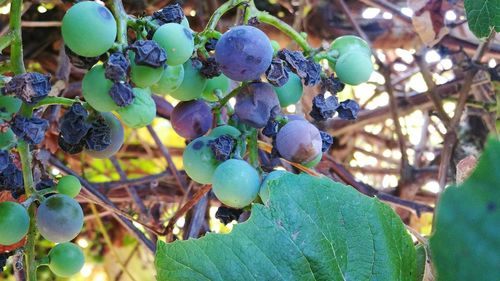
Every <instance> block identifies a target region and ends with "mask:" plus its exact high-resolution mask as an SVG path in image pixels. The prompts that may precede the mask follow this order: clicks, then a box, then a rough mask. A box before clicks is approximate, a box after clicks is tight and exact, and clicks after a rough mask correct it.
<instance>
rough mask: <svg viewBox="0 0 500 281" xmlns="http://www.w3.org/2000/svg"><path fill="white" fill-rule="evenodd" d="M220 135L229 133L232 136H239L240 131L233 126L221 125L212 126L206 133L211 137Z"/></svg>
mask: <svg viewBox="0 0 500 281" xmlns="http://www.w3.org/2000/svg"><path fill="white" fill-rule="evenodd" d="M222 135H230V136H231V137H233V138H239V137H240V135H241V132H240V130H238V129H236V128H235V127H233V126H229V125H222V126H219V127H215V128H213V129H212V131H210V133H209V134H208V136H209V137H212V138H217V137H220V136H222Z"/></svg>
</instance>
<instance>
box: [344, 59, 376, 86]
mask: <svg viewBox="0 0 500 281" xmlns="http://www.w3.org/2000/svg"><path fill="white" fill-rule="evenodd" d="M372 72H373V65H372V60H371V58H370V57H369V56H367V55H365V54H363V53H361V52H358V51H351V52H348V53H346V54H344V55H342V56H340V57H339V59H338V60H337V62H336V63H335V73H336V74H337V77H338V78H339V79H340V81H342V82H343V83H346V84H350V85H359V84H361V83H364V82H366V81H368V79H370V76H371V74H372Z"/></svg>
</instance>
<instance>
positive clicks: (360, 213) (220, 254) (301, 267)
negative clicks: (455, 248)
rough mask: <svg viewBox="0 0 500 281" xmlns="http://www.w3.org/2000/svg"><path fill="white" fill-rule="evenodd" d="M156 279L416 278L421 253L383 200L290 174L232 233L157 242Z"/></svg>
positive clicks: (274, 183)
mask: <svg viewBox="0 0 500 281" xmlns="http://www.w3.org/2000/svg"><path fill="white" fill-rule="evenodd" d="M156 269H157V274H158V276H157V280H159V281H164V280H235V281H237V280H245V281H247V280H259V281H260V280H273V281H274V280H286V281H292V280H300V281H307V280H329V281H331V280H333V281H335V280H355V281H362V280H416V277H417V263H416V252H415V247H414V246H413V243H412V240H411V237H410V236H409V234H408V233H407V231H406V230H405V227H404V225H403V224H402V222H401V220H400V218H399V217H398V216H397V215H396V214H395V213H394V212H393V211H392V209H391V208H390V207H389V206H387V205H385V204H383V203H381V202H380V201H379V200H378V199H374V198H369V197H366V196H364V195H362V194H360V193H358V192H357V191H356V190H354V189H353V188H351V187H347V186H344V185H342V184H339V183H335V182H333V181H331V180H329V179H327V178H315V177H311V176H309V175H306V174H302V175H293V174H287V175H284V176H282V177H280V178H279V179H278V180H275V181H271V182H270V200H269V202H268V205H261V204H254V205H253V206H252V215H251V217H250V219H249V220H248V221H246V222H245V223H241V224H238V225H236V226H235V227H234V229H233V230H232V232H231V233H229V234H211V233H209V234H207V235H206V236H205V237H203V238H200V239H191V240H187V241H176V242H173V243H170V244H166V243H164V242H159V244H158V249H157V254H156Z"/></svg>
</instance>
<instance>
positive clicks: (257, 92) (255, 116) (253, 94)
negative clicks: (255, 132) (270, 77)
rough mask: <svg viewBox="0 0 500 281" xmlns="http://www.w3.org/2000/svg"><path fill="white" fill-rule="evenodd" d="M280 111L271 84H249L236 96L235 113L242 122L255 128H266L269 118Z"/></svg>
mask: <svg viewBox="0 0 500 281" xmlns="http://www.w3.org/2000/svg"><path fill="white" fill-rule="evenodd" d="M279 111H280V106H279V100H278V97H277V96H276V93H275V92H274V88H273V86H271V84H268V83H262V82H253V83H250V84H247V85H245V86H243V87H242V88H241V89H240V92H239V93H238V95H237V96H236V105H235V107H234V112H235V113H236V115H237V116H238V118H239V119H240V120H241V122H243V123H245V124H247V125H249V126H252V127H254V128H263V127H264V126H266V124H267V121H268V120H269V118H271V116H272V115H275V114H277V113H279Z"/></svg>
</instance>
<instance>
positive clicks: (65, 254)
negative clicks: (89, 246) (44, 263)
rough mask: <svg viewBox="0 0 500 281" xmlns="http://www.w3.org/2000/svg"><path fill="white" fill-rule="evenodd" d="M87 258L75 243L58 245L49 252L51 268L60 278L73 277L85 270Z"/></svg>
mask: <svg viewBox="0 0 500 281" xmlns="http://www.w3.org/2000/svg"><path fill="white" fill-rule="evenodd" d="M84 263H85V257H84V256H83V252H82V250H81V249H80V247H78V246H77V245H75V244H73V243H61V244H57V245H55V246H54V248H52V250H50V252H49V268H50V270H51V271H52V272H53V273H54V274H55V275H57V276H59V277H71V276H73V275H75V274H77V273H78V272H80V270H81V269H82V268H83V265H84Z"/></svg>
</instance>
